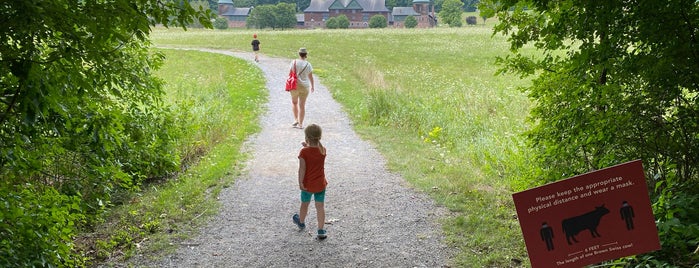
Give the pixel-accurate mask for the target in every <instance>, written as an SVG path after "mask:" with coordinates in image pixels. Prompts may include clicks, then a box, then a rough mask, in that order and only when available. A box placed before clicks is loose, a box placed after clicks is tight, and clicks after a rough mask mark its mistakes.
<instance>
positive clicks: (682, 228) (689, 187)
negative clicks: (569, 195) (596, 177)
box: [493, 0, 699, 267]
mask: <svg viewBox="0 0 699 268" xmlns="http://www.w3.org/2000/svg"><path fill="white" fill-rule="evenodd" d="M493 2H496V1H493ZM499 3H500V5H494V7H495V8H494V10H495V11H496V12H497V14H498V17H499V19H500V23H499V24H498V25H497V26H496V27H495V32H496V33H504V34H507V35H508V36H509V40H510V43H511V48H512V51H513V54H512V55H508V56H506V57H504V58H500V59H498V61H499V62H500V63H501V64H503V70H502V71H505V72H515V73H518V74H520V75H523V76H530V75H535V77H534V80H533V82H532V84H531V86H529V87H527V88H525V89H524V90H525V91H526V92H527V93H528V94H529V96H530V97H531V98H532V100H533V103H534V104H535V106H534V108H533V109H532V111H531V119H532V122H534V125H533V128H532V129H531V131H530V132H529V133H528V134H527V135H528V138H529V141H530V142H531V145H532V146H533V148H535V149H536V150H537V151H538V154H537V160H539V165H538V166H539V167H540V168H541V172H540V173H539V174H537V177H538V178H545V179H544V180H545V181H541V179H538V178H530V180H532V181H535V183H536V184H541V183H545V182H546V181H552V180H557V179H560V178H564V177H567V176H570V175H573V174H581V173H585V172H589V171H592V170H597V169H601V168H604V167H608V166H612V165H616V164H619V163H623V162H626V161H630V160H635V159H642V160H643V163H644V165H643V166H644V169H645V172H646V177H647V178H648V179H649V180H648V182H649V184H650V186H651V187H650V189H651V190H652V191H651V196H652V200H654V204H653V206H654V213H655V217H656V220H657V221H656V222H657V225H658V230H659V232H660V238H661V241H662V244H663V248H662V250H660V251H657V252H653V253H650V254H647V255H643V256H638V257H634V258H633V259H630V260H628V261H630V262H631V263H627V265H638V266H652V267H660V266H667V265H664V264H663V263H667V264H670V265H672V266H680V267H691V266H692V265H693V264H695V263H697V262H699V256H697V254H692V251H694V250H695V248H696V247H697V244H696V237H697V234H699V216H697V215H698V213H699V211H697V207H699V203H698V202H699V201H698V199H697V194H699V193H698V191H697V189H699V187H697V186H699V185H698V184H699V135H697V133H699V46H698V45H697V44H699V39H698V38H699V37H698V35H697V29H699V4H698V3H697V1H694V0H690V1H670V2H657V1H656V2H653V1H650V2H637V3H636V2H634V3H633V4H631V3H629V2H626V1H570V0H569V1H526V2H524V1H523V2H518V1H514V0H509V1H499ZM526 9H529V10H526ZM527 44H533V46H534V47H536V48H538V49H539V50H540V51H541V52H542V54H543V56H529V55H530V54H527V55H524V54H521V53H519V51H520V49H521V48H523V47H524V46H525V45H527Z"/></svg>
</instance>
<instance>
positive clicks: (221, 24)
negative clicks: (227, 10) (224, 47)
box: [214, 17, 228, 30]
mask: <svg viewBox="0 0 699 268" xmlns="http://www.w3.org/2000/svg"><path fill="white" fill-rule="evenodd" d="M214 28H216V29H219V30H225V29H228V20H227V19H226V18H223V17H218V18H216V20H214Z"/></svg>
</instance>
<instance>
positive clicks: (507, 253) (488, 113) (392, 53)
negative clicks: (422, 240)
mask: <svg viewBox="0 0 699 268" xmlns="http://www.w3.org/2000/svg"><path fill="white" fill-rule="evenodd" d="M479 22H480V23H482V20H480V21H479ZM253 33H257V34H258V36H259V39H260V41H261V42H262V45H261V51H262V59H261V60H262V61H264V58H265V57H266V56H275V57H285V58H294V57H296V56H297V55H296V51H297V50H298V48H299V47H306V48H308V50H309V60H310V61H311V62H312V63H313V66H314V73H315V74H316V75H318V76H319V77H320V78H321V82H322V83H323V84H324V85H326V86H327V87H328V88H329V90H330V91H331V92H332V94H333V96H334V97H335V99H336V100H338V101H339V102H340V103H342V104H343V106H344V107H345V110H346V112H347V113H348V114H349V115H350V117H351V118H352V120H353V121H354V123H355V128H356V130H357V132H358V133H360V134H361V135H362V136H363V137H364V138H366V139H368V140H370V141H372V142H373V143H374V144H375V145H376V146H377V148H379V150H380V151H381V152H382V154H383V155H384V156H385V157H386V158H387V160H388V162H389V166H390V168H391V169H393V170H395V171H397V172H400V173H401V174H403V176H404V177H405V178H406V179H407V180H409V181H410V182H411V183H412V185H414V187H415V188H416V189H419V190H421V191H425V192H428V193H429V194H430V195H431V196H432V197H433V198H434V199H435V200H437V201H438V202H439V203H440V204H442V205H444V206H445V207H448V208H449V209H450V211H452V212H453V215H452V216H451V217H449V218H448V219H446V220H445V221H444V232H445V234H446V235H447V241H448V243H449V244H450V245H452V246H454V247H457V248H459V249H461V250H460V254H459V255H458V256H456V257H455V259H454V260H453V264H454V265H455V266H458V267H520V266H528V261H527V257H526V250H525V247H524V243H523V240H522V238H521V232H520V230H519V225H518V222H517V220H516V217H515V210H514V205H513V203H512V198H511V196H510V195H511V193H512V192H513V191H516V190H521V187H522V186H518V185H517V184H516V183H515V182H516V180H517V179H518V178H519V177H521V176H522V174H526V173H527V172H529V169H530V163H529V162H528V161H527V159H528V158H527V151H526V149H525V147H524V144H523V138H522V137H521V136H520V134H521V133H522V132H523V131H524V130H526V129H527V125H526V123H525V122H526V120H525V119H526V115H527V114H528V111H529V101H528V99H527V98H526V96H525V95H524V94H523V93H522V92H520V91H519V90H518V89H517V88H518V87H519V86H523V85H527V83H528V81H522V80H520V79H518V78H517V77H513V76H508V75H502V76H494V73H495V72H496V70H497V66H495V65H494V61H495V57H496V56H504V55H505V54H506V53H507V52H508V48H509V44H508V43H507V42H506V39H505V38H504V37H501V36H492V30H491V28H490V27H489V26H488V25H482V24H481V25H478V26H468V27H463V28H458V29H452V28H436V29H364V30H320V29H316V30H290V31H271V30H260V31H253V30H240V29H235V30H224V31H221V30H196V29H191V30H189V31H182V30H172V29H155V31H154V33H153V34H152V37H153V42H154V44H155V45H157V46H167V47H206V48H215V49H229V50H241V51H250V50H251V47H250V41H251V40H252V35H253ZM216 69H217V67H214V69H213V70H211V71H215V72H218V71H220V70H216ZM218 69H221V68H218ZM182 73H187V72H182ZM280 87H281V85H280ZM416 156H418V157H416Z"/></svg>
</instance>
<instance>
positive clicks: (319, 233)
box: [318, 229, 328, 240]
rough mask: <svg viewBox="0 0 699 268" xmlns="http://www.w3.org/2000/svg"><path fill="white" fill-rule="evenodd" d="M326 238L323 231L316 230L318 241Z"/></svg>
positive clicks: (326, 235)
mask: <svg viewBox="0 0 699 268" xmlns="http://www.w3.org/2000/svg"><path fill="white" fill-rule="evenodd" d="M326 238H328V234H327V233H326V232H325V230H323V229H318V239H320V240H323V239H326Z"/></svg>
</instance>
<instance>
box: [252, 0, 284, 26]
mask: <svg viewBox="0 0 699 268" xmlns="http://www.w3.org/2000/svg"><path fill="white" fill-rule="evenodd" d="M246 24H247V27H248V28H259V29H264V28H272V29H287V28H294V27H295V26H296V5H295V4H289V3H278V4H276V5H261V6H257V7H255V8H253V9H252V11H250V16H248V17H247V19H246Z"/></svg>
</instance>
